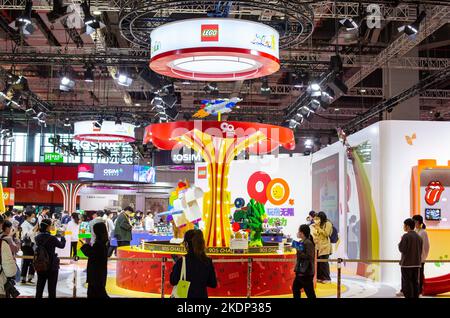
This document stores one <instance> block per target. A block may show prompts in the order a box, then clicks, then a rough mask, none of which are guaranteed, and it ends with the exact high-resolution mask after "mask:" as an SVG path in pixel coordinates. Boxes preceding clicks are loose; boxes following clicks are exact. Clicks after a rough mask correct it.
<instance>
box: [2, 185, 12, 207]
mask: <svg viewBox="0 0 450 318" xmlns="http://www.w3.org/2000/svg"><path fill="white" fill-rule="evenodd" d="M14 194H15V192H14V188H3V202H5V205H14V196H15V195H14Z"/></svg>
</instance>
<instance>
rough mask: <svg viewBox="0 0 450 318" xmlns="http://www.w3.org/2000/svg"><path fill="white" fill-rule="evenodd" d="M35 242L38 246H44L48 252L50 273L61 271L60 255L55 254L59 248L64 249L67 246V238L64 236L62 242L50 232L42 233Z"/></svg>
mask: <svg viewBox="0 0 450 318" xmlns="http://www.w3.org/2000/svg"><path fill="white" fill-rule="evenodd" d="M35 240H36V245H37V246H43V247H44V248H45V249H46V250H47V253H48V256H49V258H50V266H51V267H50V271H57V270H59V258H58V254H56V253H55V249H56V248H57V247H58V248H64V247H65V246H66V239H65V237H64V236H62V237H61V241H60V240H58V238H57V237H56V236H52V235H50V233H49V232H40V233H39V234H38V235H37V236H36V239H35Z"/></svg>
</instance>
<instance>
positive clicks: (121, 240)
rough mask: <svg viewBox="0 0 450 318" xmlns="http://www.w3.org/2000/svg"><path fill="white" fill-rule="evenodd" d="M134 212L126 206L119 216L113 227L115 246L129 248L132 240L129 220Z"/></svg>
mask: <svg viewBox="0 0 450 318" xmlns="http://www.w3.org/2000/svg"><path fill="white" fill-rule="evenodd" d="M133 212H134V210H133V208H132V207H130V206H127V207H126V208H125V209H124V210H123V212H122V213H120V214H119V216H118V217H117V220H116V225H115V227H114V236H115V237H116V239H117V246H130V242H131V240H132V233H131V231H132V229H133V227H132V226H131V222H130V218H131V216H132V214H133Z"/></svg>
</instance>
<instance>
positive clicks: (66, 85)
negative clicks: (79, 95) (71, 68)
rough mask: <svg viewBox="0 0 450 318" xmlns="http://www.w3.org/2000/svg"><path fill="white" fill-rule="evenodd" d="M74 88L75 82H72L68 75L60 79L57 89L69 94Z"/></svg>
mask: <svg viewBox="0 0 450 318" xmlns="http://www.w3.org/2000/svg"><path fill="white" fill-rule="evenodd" d="M74 87H75V81H73V80H72V79H71V78H70V77H69V75H68V74H65V75H63V76H62V77H61V81H60V84H59V89H60V90H61V91H64V92H69V91H71V90H72V89H73V88H74Z"/></svg>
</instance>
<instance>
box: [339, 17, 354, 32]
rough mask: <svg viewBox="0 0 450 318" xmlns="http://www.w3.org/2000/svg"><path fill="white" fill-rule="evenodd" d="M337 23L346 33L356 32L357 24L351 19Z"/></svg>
mask: <svg viewBox="0 0 450 318" xmlns="http://www.w3.org/2000/svg"><path fill="white" fill-rule="evenodd" d="M339 23H340V24H342V25H343V26H344V27H345V28H346V29H347V31H352V30H356V29H357V28H358V24H357V23H356V22H355V21H354V20H353V19H352V18H345V19H342V20H339Z"/></svg>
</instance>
